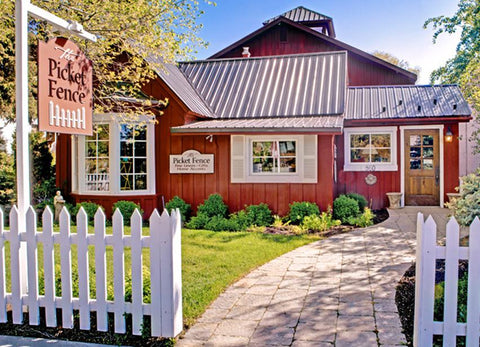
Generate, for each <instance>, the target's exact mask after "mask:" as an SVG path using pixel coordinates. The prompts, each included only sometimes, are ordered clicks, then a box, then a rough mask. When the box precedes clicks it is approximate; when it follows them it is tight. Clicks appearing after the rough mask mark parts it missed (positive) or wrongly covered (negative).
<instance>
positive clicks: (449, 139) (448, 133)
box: [445, 127, 453, 142]
mask: <svg viewBox="0 0 480 347" xmlns="http://www.w3.org/2000/svg"><path fill="white" fill-rule="evenodd" d="M452 141H453V133H452V130H451V129H450V127H448V128H447V131H446V132H445V142H452Z"/></svg>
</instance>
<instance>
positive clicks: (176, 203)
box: [165, 195, 192, 223]
mask: <svg viewBox="0 0 480 347" xmlns="http://www.w3.org/2000/svg"><path fill="white" fill-rule="evenodd" d="M176 208H178V209H179V210H180V214H181V215H182V221H183V222H184V223H186V222H187V221H188V220H189V219H190V213H191V211H192V206H191V205H190V204H187V203H186V202H185V201H184V200H183V199H182V198H180V197H179V196H177V195H175V196H174V197H173V198H172V199H171V200H170V201H169V202H167V203H166V204H165V209H166V210H167V211H168V213H172V210H175V209H176Z"/></svg>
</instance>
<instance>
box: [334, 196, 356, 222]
mask: <svg viewBox="0 0 480 347" xmlns="http://www.w3.org/2000/svg"><path fill="white" fill-rule="evenodd" d="M359 214H360V209H359V208H358V203H357V201H356V200H354V199H352V198H349V197H347V196H345V195H340V196H339V197H338V198H336V199H335V200H334V201H333V217H334V218H335V219H340V221H341V222H342V223H343V224H347V223H349V220H350V221H351V218H352V217H353V218H356V217H357V216H358V215H359Z"/></svg>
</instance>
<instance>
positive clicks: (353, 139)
mask: <svg viewBox="0 0 480 347" xmlns="http://www.w3.org/2000/svg"><path fill="white" fill-rule="evenodd" d="M369 142H370V135H368V134H361V135H350V147H351V148H362V147H365V146H366V145H368V144H369Z"/></svg>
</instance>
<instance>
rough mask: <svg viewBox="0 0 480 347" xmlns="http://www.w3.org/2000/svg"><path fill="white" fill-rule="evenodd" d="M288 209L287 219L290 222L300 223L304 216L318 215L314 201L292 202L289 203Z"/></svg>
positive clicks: (318, 211)
mask: <svg viewBox="0 0 480 347" xmlns="http://www.w3.org/2000/svg"><path fill="white" fill-rule="evenodd" d="M289 206H290V211H289V212H288V219H289V220H290V223H292V224H296V225H299V224H302V222H303V219H304V218H305V217H306V216H311V215H317V216H318V215H319V214H320V210H319V209H318V206H317V204H315V203H314V202H307V201H303V202H294V203H293V204H290V205H289Z"/></svg>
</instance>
